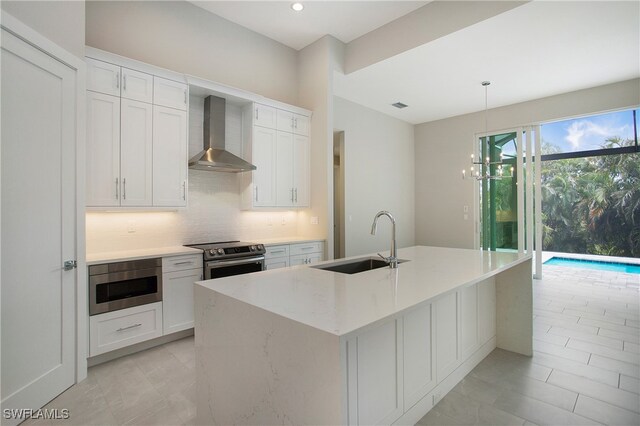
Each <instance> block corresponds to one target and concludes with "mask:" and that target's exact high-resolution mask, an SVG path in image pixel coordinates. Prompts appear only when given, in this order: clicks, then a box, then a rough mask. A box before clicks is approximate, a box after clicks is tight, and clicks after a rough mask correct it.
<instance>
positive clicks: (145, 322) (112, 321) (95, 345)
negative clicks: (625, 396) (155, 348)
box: [89, 302, 162, 356]
mask: <svg viewBox="0 0 640 426" xmlns="http://www.w3.org/2000/svg"><path fill="white" fill-rule="evenodd" d="M89 333H90V338H89V346H90V347H89V356H95V355H100V354H103V353H105V352H109V351H113V350H115V349H120V348H123V347H125V346H129V345H133V344H134V343H140V342H143V341H145V340H149V339H153V338H155V337H160V336H162V302H156V303H149V304H147V305H141V306H134V307H133V308H126V309H121V310H119V311H113V312H107V313H105V314H100V315H94V316H92V317H89Z"/></svg>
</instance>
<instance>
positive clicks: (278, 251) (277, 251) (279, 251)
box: [271, 250, 285, 253]
mask: <svg viewBox="0 0 640 426" xmlns="http://www.w3.org/2000/svg"><path fill="white" fill-rule="evenodd" d="M284 252H285V250H273V251H272V252H271V253H284Z"/></svg>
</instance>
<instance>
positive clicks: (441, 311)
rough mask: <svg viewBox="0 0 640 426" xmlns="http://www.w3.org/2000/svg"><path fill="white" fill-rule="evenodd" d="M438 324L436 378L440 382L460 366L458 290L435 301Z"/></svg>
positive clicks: (436, 321)
mask: <svg viewBox="0 0 640 426" xmlns="http://www.w3.org/2000/svg"><path fill="white" fill-rule="evenodd" d="M434 308H435V323H436V324H435V325H436V379H437V381H438V383H440V382H441V381H442V380H443V379H444V378H445V377H447V376H448V375H449V374H450V373H451V372H452V371H453V370H455V368H456V367H457V366H458V363H459V359H460V351H459V349H458V342H459V338H458V336H459V330H458V323H459V322H458V292H457V291H456V292H453V293H449V294H447V295H445V296H443V297H441V298H439V299H438V300H436V301H435V303H434Z"/></svg>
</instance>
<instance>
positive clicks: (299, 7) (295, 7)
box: [291, 2, 304, 12]
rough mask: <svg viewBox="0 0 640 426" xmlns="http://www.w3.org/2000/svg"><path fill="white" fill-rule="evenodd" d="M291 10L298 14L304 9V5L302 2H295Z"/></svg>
mask: <svg viewBox="0 0 640 426" xmlns="http://www.w3.org/2000/svg"><path fill="white" fill-rule="evenodd" d="M291 9H293V10H295V11H296V12H300V11H301V10H302V9H304V5H303V4H302V3H300V2H295V3H293V4H292V5H291Z"/></svg>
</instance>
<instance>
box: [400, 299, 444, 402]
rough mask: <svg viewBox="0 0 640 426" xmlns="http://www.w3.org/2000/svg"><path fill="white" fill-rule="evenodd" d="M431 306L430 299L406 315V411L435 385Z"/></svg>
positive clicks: (404, 326) (404, 351) (404, 330)
mask: <svg viewBox="0 0 640 426" xmlns="http://www.w3.org/2000/svg"><path fill="white" fill-rule="evenodd" d="M431 306H432V305H431V304H430V303H429V304H428V305H426V306H421V307H419V308H416V309H413V310H411V311H409V312H407V313H406V314H405V315H404V318H403V327H402V329H403V335H404V337H403V343H404V350H403V354H404V379H403V382H404V409H405V411H406V410H408V409H409V408H411V407H412V406H413V405H414V404H415V403H416V402H418V401H419V400H420V399H422V398H423V397H424V396H425V395H426V394H427V393H429V391H431V389H433V387H434V386H435V385H436V378H435V372H434V363H433V346H434V345H433V327H432V324H433V321H432V320H431V311H432V309H431Z"/></svg>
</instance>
